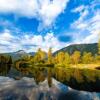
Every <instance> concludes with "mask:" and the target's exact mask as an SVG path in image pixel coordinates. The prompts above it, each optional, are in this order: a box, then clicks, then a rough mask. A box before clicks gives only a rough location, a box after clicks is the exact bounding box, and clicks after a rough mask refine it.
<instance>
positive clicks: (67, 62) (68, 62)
mask: <svg viewBox="0 0 100 100" xmlns="http://www.w3.org/2000/svg"><path fill="white" fill-rule="evenodd" d="M70 63H71V57H70V55H69V54H68V53H67V52H66V53H65V60H64V64H65V65H66V64H70Z"/></svg>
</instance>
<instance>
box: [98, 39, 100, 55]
mask: <svg viewBox="0 0 100 100" xmlns="http://www.w3.org/2000/svg"><path fill="white" fill-rule="evenodd" d="M98 54H99V55H100V39H99V41H98Z"/></svg>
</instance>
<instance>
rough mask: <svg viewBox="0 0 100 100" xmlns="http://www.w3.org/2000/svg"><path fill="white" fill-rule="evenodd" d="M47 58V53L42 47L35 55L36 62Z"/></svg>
mask: <svg viewBox="0 0 100 100" xmlns="http://www.w3.org/2000/svg"><path fill="white" fill-rule="evenodd" d="M45 58H46V53H45V52H44V51H42V50H41V48H39V49H38V51H37V53H36V54H35V56H34V62H35V63H40V62H42V61H43V60H44V59H45Z"/></svg>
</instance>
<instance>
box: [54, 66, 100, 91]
mask: <svg viewBox="0 0 100 100" xmlns="http://www.w3.org/2000/svg"><path fill="white" fill-rule="evenodd" d="M53 71H54V75H53V76H54V78H55V79H56V80H58V81H60V82H62V83H63V84H65V85H69V86H71V87H72V88H75V89H78V90H86V91H99V92H100V85H99V83H100V71H99V70H92V69H79V68H54V69H53Z"/></svg>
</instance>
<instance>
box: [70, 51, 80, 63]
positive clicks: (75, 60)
mask: <svg viewBox="0 0 100 100" xmlns="http://www.w3.org/2000/svg"><path fill="white" fill-rule="evenodd" d="M71 59H72V63H74V64H78V63H79V62H80V51H75V52H74V53H73V54H72V56H71Z"/></svg>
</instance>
